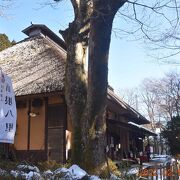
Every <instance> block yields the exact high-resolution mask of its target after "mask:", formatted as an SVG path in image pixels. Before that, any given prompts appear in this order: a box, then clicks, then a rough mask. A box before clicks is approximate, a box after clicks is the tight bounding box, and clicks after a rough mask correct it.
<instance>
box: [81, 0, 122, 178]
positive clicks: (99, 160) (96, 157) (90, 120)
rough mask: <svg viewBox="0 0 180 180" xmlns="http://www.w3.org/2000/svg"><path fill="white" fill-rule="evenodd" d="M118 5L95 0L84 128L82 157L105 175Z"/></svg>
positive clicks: (85, 163)
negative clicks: (110, 74) (107, 112)
mask: <svg viewBox="0 0 180 180" xmlns="http://www.w3.org/2000/svg"><path fill="white" fill-rule="evenodd" d="M118 9H119V8H117V7H114V6H112V4H111V1H108V0H103V1H102V0H100V1H96V0H94V1H93V13H92V16H91V20H90V27H91V28H90V36H89V56H88V89H87V102H86V110H85V113H84V117H83V128H82V129H83V136H82V137H83V145H84V156H83V160H84V167H85V169H88V170H89V171H90V172H93V173H96V174H98V175H101V173H105V176H107V173H108V172H107V162H106V152H105V149H106V145H107V143H106V117H105V110H106V100H107V86H108V57H109V47H110V40H111V31H112V23H113V19H114V16H115V14H116V12H117V10H118ZM104 170H105V171H106V172H104Z"/></svg>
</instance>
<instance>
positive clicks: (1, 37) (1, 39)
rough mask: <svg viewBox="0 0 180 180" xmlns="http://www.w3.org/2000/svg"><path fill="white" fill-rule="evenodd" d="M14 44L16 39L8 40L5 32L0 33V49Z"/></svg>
mask: <svg viewBox="0 0 180 180" xmlns="http://www.w3.org/2000/svg"><path fill="white" fill-rule="evenodd" d="M14 44H16V41H14V40H13V41H12V42H11V41H10V40H9V38H8V36H7V35H6V34H0V51H2V50H4V49H6V48H8V47H10V46H13V45H14Z"/></svg>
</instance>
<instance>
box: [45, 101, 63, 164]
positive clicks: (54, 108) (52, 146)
mask: <svg viewBox="0 0 180 180" xmlns="http://www.w3.org/2000/svg"><path fill="white" fill-rule="evenodd" d="M65 122H66V106H65V105H57V104H56V105H49V106H48V160H56V161H57V162H61V163H63V162H64V161H65Z"/></svg>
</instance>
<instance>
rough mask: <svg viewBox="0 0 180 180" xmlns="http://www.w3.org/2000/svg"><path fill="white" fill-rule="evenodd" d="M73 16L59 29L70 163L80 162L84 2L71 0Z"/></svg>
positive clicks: (85, 42)
mask: <svg viewBox="0 0 180 180" xmlns="http://www.w3.org/2000/svg"><path fill="white" fill-rule="evenodd" d="M72 3H74V4H73V6H74V11H75V20H74V21H73V22H72V23H70V24H69V27H68V28H67V29H66V30H65V31H60V33H61V34H62V36H63V38H64V39H65V42H66V44H67V60H66V77H65V97H66V103H67V106H68V112H69V115H70V118H71V120H72V153H71V160H72V163H76V164H79V165H81V162H82V133H81V130H82V128H81V124H82V122H81V116H82V114H83V112H84V108H85V104H86V97H87V75H86V72H85V68H84V67H85V63H86V53H87V46H88V36H89V14H88V13H89V9H88V7H87V4H86V3H85V2H83V1H82V2H81V3H80V1H76V0H72Z"/></svg>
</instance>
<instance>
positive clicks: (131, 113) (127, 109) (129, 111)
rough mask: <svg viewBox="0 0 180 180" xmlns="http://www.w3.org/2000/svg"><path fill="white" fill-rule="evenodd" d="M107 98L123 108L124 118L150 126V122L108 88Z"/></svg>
mask: <svg viewBox="0 0 180 180" xmlns="http://www.w3.org/2000/svg"><path fill="white" fill-rule="evenodd" d="M107 98H108V100H109V101H112V102H114V103H116V106H117V107H118V106H119V107H121V108H122V109H123V111H121V112H122V114H121V115H123V116H125V117H127V118H128V119H130V120H131V121H132V122H135V123H137V124H149V121H148V120H147V119H146V118H145V117H144V116H142V115H141V114H140V113H139V112H137V111H136V110H135V109H133V108H132V107H131V106H129V105H128V104H127V103H126V102H124V101H123V100H122V99H121V98H120V97H119V96H117V95H116V94H115V93H114V91H113V90H112V89H111V88H108V95H107Z"/></svg>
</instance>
